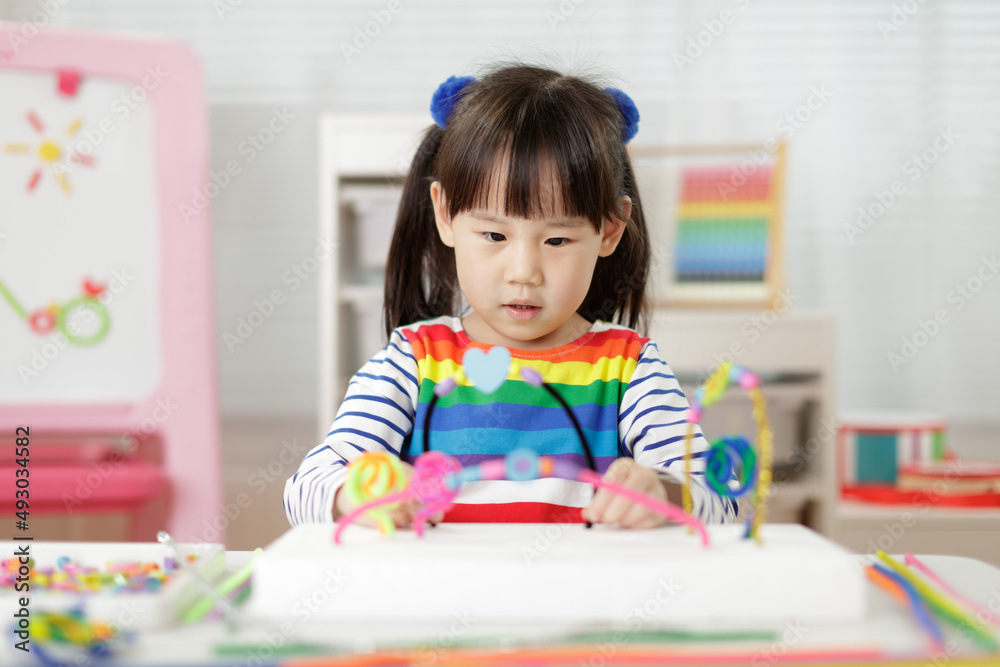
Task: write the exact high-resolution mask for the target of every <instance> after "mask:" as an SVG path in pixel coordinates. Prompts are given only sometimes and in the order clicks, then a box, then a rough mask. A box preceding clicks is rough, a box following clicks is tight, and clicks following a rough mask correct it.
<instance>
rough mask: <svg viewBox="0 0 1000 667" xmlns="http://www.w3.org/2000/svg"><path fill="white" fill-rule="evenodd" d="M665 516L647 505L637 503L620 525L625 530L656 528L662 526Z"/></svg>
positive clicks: (620, 521)
mask: <svg viewBox="0 0 1000 667" xmlns="http://www.w3.org/2000/svg"><path fill="white" fill-rule="evenodd" d="M662 521H663V516H662V515H661V514H660V513H658V512H655V511H653V510H651V509H649V508H648V507H646V506H645V505H640V504H639V503H635V504H633V505H632V507H630V508H629V510H628V511H627V512H625V515H624V516H623V517H622V518H621V519H619V521H618V523H619V524H620V525H621V526H622V527H623V528H654V527H656V526H660V525H662Z"/></svg>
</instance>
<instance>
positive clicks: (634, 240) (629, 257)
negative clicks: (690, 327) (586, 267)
mask: <svg viewBox="0 0 1000 667" xmlns="http://www.w3.org/2000/svg"><path fill="white" fill-rule="evenodd" d="M621 162H622V192H621V194H623V195H628V196H629V198H630V199H631V200H632V213H631V216H630V217H629V220H628V221H627V222H626V226H625V232H624V233H623V234H622V238H621V240H620V241H619V242H618V247H617V248H616V249H615V251H614V252H613V253H612V254H611V255H609V256H608V257H599V258H598V259H597V265H596V266H595V267H594V278H593V280H591V283H590V291H589V292H588V293H587V298H586V299H585V300H584V302H583V304H582V305H581V306H580V308H579V309H578V311H577V312H578V313H580V315H582V316H583V317H584V318H585V319H587V320H590V321H594V320H604V321H605V322H618V323H619V324H624V325H625V326H627V327H629V328H631V329H635V330H636V331H638V332H639V333H641V334H642V335H646V333H647V331H648V329H649V305H648V302H647V299H646V280H647V279H648V278H649V271H650V267H649V264H650V259H651V251H650V240H649V229H648V227H647V226H646V216H645V214H644V213H643V207H642V201H640V199H639V188H638V187H637V185H636V179H635V173H634V171H633V170H632V161H631V160H630V159H629V157H628V153H627V152H625V151H622V160H621Z"/></svg>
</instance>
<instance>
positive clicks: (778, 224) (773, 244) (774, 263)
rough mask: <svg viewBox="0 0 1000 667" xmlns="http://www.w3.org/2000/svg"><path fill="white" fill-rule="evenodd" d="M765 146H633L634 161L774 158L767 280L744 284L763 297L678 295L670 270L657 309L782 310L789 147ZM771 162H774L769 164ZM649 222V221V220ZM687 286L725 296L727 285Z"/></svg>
mask: <svg viewBox="0 0 1000 667" xmlns="http://www.w3.org/2000/svg"><path fill="white" fill-rule="evenodd" d="M769 143H771V142H770V141H768V142H765V143H763V144H738V143H734V144H718V145H687V146H685V145H646V146H633V147H630V148H629V154H630V155H631V157H632V158H633V161H634V160H635V159H636V158H650V157H651V158H657V157H665V158H684V157H714V156H719V155H733V156H740V154H743V155H746V154H749V153H751V152H756V151H765V152H767V153H768V154H769V155H771V156H772V160H773V165H774V166H773V173H772V179H771V189H770V193H769V194H770V196H769V198H768V200H767V209H768V211H769V215H768V216H767V218H768V223H767V259H766V263H765V267H764V279H763V280H762V281H760V282H759V283H755V282H749V283H748V282H747V281H741V282H740V284H741V285H747V284H749V285H761V286H762V287H763V288H764V290H763V293H762V294H760V295H759V296H758V295H753V296H748V297H746V298H743V297H733V296H732V295H730V296H722V297H719V298H714V297H707V296H704V295H702V296H692V295H684V294H683V288H682V289H681V294H680V295H678V294H677V291H678V290H675V289H674V288H675V287H678V286H679V285H680V283H678V282H677V281H676V279H675V276H676V271H675V269H674V267H672V266H671V267H670V270H669V271H668V275H669V281H668V282H667V283H666V284H665V288H666V295H665V296H663V297H654V298H653V299H652V300H651V302H652V305H653V306H654V307H671V306H674V307H676V306H684V307H692V308H755V307H759V308H764V309H767V308H776V307H777V306H778V298H779V294H778V293H779V290H781V288H782V287H783V286H784V280H785V272H784V268H785V267H784V234H783V207H782V204H783V202H784V192H785V168H786V151H787V144H786V143H785V142H784V141H774V142H773V143H774V149H773V150H771V151H769V150H768V149H767V145H768V144H769ZM769 162H771V161H769ZM670 215H671V216H672V217H671V218H670V221H671V222H670V224H671V234H672V237H673V238H674V239H676V236H677V229H676V224H677V219H678V216H677V215H676V208H675V209H674V210H672V211H670ZM647 222H648V219H647ZM686 284H687V285H696V286H701V285H712V286H715V287H719V288H720V290H719V291H722V292H724V291H725V290H726V287H725V286H726V285H727V283H719V282H716V281H704V282H703V283H698V282H690V283H686ZM730 284H731V283H730Z"/></svg>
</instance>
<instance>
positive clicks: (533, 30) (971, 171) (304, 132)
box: [0, 0, 1000, 421]
mask: <svg viewBox="0 0 1000 667" xmlns="http://www.w3.org/2000/svg"><path fill="white" fill-rule="evenodd" d="M226 1H227V0H220V2H217V3H214V5H213V3H210V2H202V1H195V0H170V1H169V2H168V1H167V0H146V1H144V2H134V1H131V2H126V1H125V0H118V1H115V0H74V1H73V2H70V3H67V5H66V6H65V7H64V8H63V9H61V10H60V12H59V13H58V15H57V16H56V17H55V22H57V23H61V24H66V25H75V26H85V27H95V28H101V29H109V30H127V31H140V32H144V33H149V34H155V35H159V36H163V37H169V38H172V39H179V40H183V41H186V42H188V43H190V44H191V46H192V48H193V49H194V50H195V51H196V52H197V53H198V54H199V55H200V56H201V58H202V59H203V62H204V63H205V69H206V73H207V81H208V86H209V91H208V92H209V100H210V104H211V108H210V114H211V127H212V154H213V169H215V170H218V169H220V168H222V167H223V166H224V165H225V163H226V162H227V161H228V160H232V159H235V160H238V161H240V162H241V165H242V166H243V173H241V174H240V175H239V176H238V177H236V178H234V179H233V182H232V184H231V185H230V186H229V187H227V188H226V189H224V190H223V192H222V193H221V195H220V196H219V197H218V198H217V199H216V201H215V210H214V217H215V228H216V244H217V246H216V257H217V261H218V264H217V270H216V276H217V285H216V289H217V294H218V299H217V300H218V304H219V309H218V320H217V323H218V328H219V364H220V374H221V390H222V405H223V409H224V410H225V411H226V413H228V414H230V415H239V414H267V413H278V414H284V415H289V414H302V415H308V414H311V413H312V411H313V406H314V404H315V391H316V389H315V388H316V375H315V361H316V346H317V341H316V334H315V329H316V285H315V281H314V280H312V281H310V280H307V281H305V282H304V283H303V284H302V286H301V287H300V288H299V289H297V290H295V291H292V290H291V285H290V284H289V283H286V282H283V280H282V276H283V275H284V273H285V272H286V271H288V270H290V269H291V268H292V267H293V266H294V265H295V264H296V263H298V262H299V261H301V259H303V258H304V257H306V256H307V255H309V254H310V253H311V252H312V250H313V248H314V246H315V243H316V238H315V236H316V235H315V229H316V224H317V223H316V200H317V184H316V182H315V177H314V172H315V170H314V167H315V164H316V118H317V114H318V113H319V112H320V110H323V111H326V110H334V111H361V112H366V113H414V112H417V113H420V112H422V111H423V110H424V109H426V107H427V103H428V101H429V98H430V95H431V93H432V92H433V90H434V88H435V87H436V86H437V84H438V83H439V82H440V81H442V80H443V79H445V78H446V77H447V76H448V75H450V74H465V73H474V69H475V68H474V65H476V64H482V63H486V62H489V61H490V60H491V59H492V58H494V57H496V56H503V55H510V54H523V55H526V56H528V57H537V56H539V55H541V56H543V57H547V58H548V62H550V63H555V64H559V63H563V64H570V65H584V66H590V67H592V68H595V69H597V70H599V71H610V72H613V73H616V74H617V75H618V76H619V80H618V83H619V84H620V85H621V86H622V87H623V88H624V89H625V90H627V91H628V92H630V93H632V94H633V96H634V98H635V100H636V102H637V104H638V106H639V109H640V112H641V113H642V122H641V124H640V128H641V129H640V132H639V135H638V137H637V139H636V141H637V142H643V143H658V142H663V141H670V142H705V141H751V142H752V141H759V142H763V141H764V140H765V139H767V138H770V137H774V136H785V135H788V134H791V136H790V145H791V149H790V156H789V158H790V171H789V179H788V201H787V216H786V222H787V244H786V248H787V264H788V280H789V285H790V288H791V290H792V294H793V296H794V297H795V301H794V307H795V308H824V309H831V310H834V311H836V312H837V314H838V316H839V321H840V332H839V344H840V360H841V364H840V369H841V374H840V378H841V384H840V392H839V393H840V397H839V398H840V404H841V406H843V407H848V408H858V407H868V406H871V407H908V408H916V409H927V410H934V411H938V412H942V413H944V414H946V415H948V416H949V417H951V418H952V419H956V420H960V421H961V420H965V421H971V420H980V421H982V420H987V421H988V420H993V419H996V418H997V415H998V414H1000V411H998V409H997V406H998V405H1000V346H997V345H996V341H997V340H1000V308H998V307H997V306H998V304H1000V279H996V280H991V281H988V282H984V283H983V284H982V288H981V291H980V292H979V293H977V294H976V295H975V297H974V298H972V299H971V300H967V301H966V302H965V303H963V304H962V307H961V309H959V308H958V305H957V303H958V301H957V298H955V292H953V291H952V290H954V289H955V286H956V285H957V284H959V283H965V282H967V281H970V280H973V281H974V279H975V278H976V272H977V271H979V270H982V271H983V273H984V275H985V274H986V273H989V271H990V270H989V269H980V267H981V266H984V265H983V258H987V259H988V258H991V257H992V256H993V254H994V253H996V252H997V251H998V250H1000V225H998V220H997V216H996V213H995V211H997V210H1000V187H998V186H1000V160H998V156H1000V150H998V149H1000V126H998V124H997V123H996V121H995V119H996V118H997V117H1000V113H998V112H1000V67H998V65H1000V5H997V4H996V3H991V2H988V1H986V0H980V1H975V0H968V1H958V0H953V1H935V0H928V1H927V2H925V3H912V4H913V6H914V8H916V9H915V13H913V15H912V16H910V15H906V14H905V13H903V14H897V15H895V16H894V15H893V7H894V6H898V5H900V4H906V3H895V5H894V3H893V2H888V1H886V2H884V3H883V2H862V1H861V0H841V1H833V0H826V1H822V2H820V1H817V2H811V3H802V2H798V1H793V0H757V1H753V2H749V1H743V0H739V1H735V2H730V1H721V0H715V1H712V2H704V1H702V2H694V1H686V2H657V1H653V0H633V1H629V2H623V1H619V2H612V1H611V0H563V1H562V2H556V1H529V0H519V1H507V2H490V3H487V2H477V3H469V2H457V1H445V0H437V1H433V0H423V1H421V2H419V3H418V2H410V1H408V0H400V4H399V7H401V11H399V13H398V14H396V15H394V16H393V17H392V20H391V22H389V23H388V24H387V25H385V26H384V27H381V28H380V34H379V35H378V36H376V37H375V38H373V39H371V40H370V43H369V44H368V45H367V46H365V47H364V48H363V49H362V50H360V53H356V54H353V55H351V56H350V57H347V56H345V55H344V53H343V51H342V48H341V44H342V43H349V42H350V41H351V40H352V39H353V38H354V36H355V34H356V32H357V30H363V29H364V26H365V24H366V23H367V22H370V21H372V20H373V18H372V12H376V13H377V12H382V11H384V10H386V9H387V7H388V5H389V3H388V2H387V1H386V2H383V1H381V0H375V1H370V2H315V1H313V2H310V1H308V0H285V1H283V2H278V0H243V1H242V2H241V3H238V6H237V7H235V8H234V9H233V11H231V12H227V13H224V14H221V15H219V14H217V12H216V11H215V10H214V9H213V6H215V7H218V6H221V5H222V4H223V3H225V2H226ZM0 3H2V0H0ZM233 4H236V2H235V0H234V2H233ZM13 5H14V9H13V15H14V16H30V15H31V13H32V12H33V11H36V10H37V5H36V4H35V3H33V2H27V1H24V0H21V1H18V2H14V3H13ZM394 6H395V5H394ZM0 9H2V4H0ZM724 11H726V12H731V13H730V14H723V12H724ZM18 12H21V13H20V14H19V13H18ZM383 16H385V15H384V14H383ZM721 18H726V19H729V18H731V19H732V21H731V23H730V24H728V25H726V24H724V23H722V21H721V20H720V19H721ZM720 28H721V30H720ZM711 29H714V30H715V31H716V32H719V34H718V36H713V35H711V34H710V30H711ZM699 33H701V35H700V38H701V40H702V42H703V43H704V44H706V45H707V46H704V47H703V48H702V53H701V54H696V52H695V51H694V50H692V51H690V53H691V54H692V55H694V56H695V57H693V58H692V61H691V62H687V63H685V62H681V63H680V64H678V60H677V57H678V56H679V55H683V54H685V52H686V49H687V48H689V47H690V45H691V43H692V42H690V41H689V40H697V39H698V38H699ZM816 91H822V95H819V96H817V95H816V94H815V92H816ZM810 102H811V103H812V105H813V107H815V108H813V109H809V108H808V106H803V105H808V103H810ZM286 108H287V110H288V111H290V112H291V113H292V114H294V116H295V117H294V120H292V121H291V122H290V124H289V126H288V128H287V129H286V130H285V131H283V132H281V133H280V134H279V135H277V137H276V138H275V140H274V142H273V143H272V144H271V145H269V146H268V147H267V148H266V149H265V150H264V151H262V152H261V153H260V154H259V155H258V156H256V158H255V159H254V160H253V161H252V162H248V161H247V160H246V158H247V156H246V155H245V154H241V153H240V145H241V142H243V141H245V139H246V137H247V136H248V135H251V134H256V133H257V132H258V131H259V130H260V129H261V128H263V127H265V126H266V124H267V122H268V120H269V119H270V118H271V115H272V114H273V113H274V110H275V109H286ZM797 112H798V113H799V114H800V116H801V117H803V118H804V117H806V116H808V119H807V120H805V121H803V122H802V123H801V124H800V126H799V127H792V126H791V125H788V124H786V121H783V119H784V118H785V116H786V114H795V113H797ZM428 122H430V119H429V118H428ZM949 127H950V128H952V130H953V134H957V135H958V138H957V139H955V140H954V141H953V143H951V144H950V145H947V146H945V144H944V143H943V142H942V141H939V142H938V146H939V147H945V148H946V150H939V151H934V149H933V147H934V142H935V140H936V137H937V136H938V133H939V131H944V132H946V131H947V128H949ZM924 150H928V151H929V153H928V154H929V155H930V154H932V153H935V158H936V161H935V163H934V164H933V165H929V167H928V168H927V169H926V170H925V171H924V170H919V169H917V171H914V170H913V164H912V156H913V155H914V154H918V153H920V152H922V151H924ZM894 181H899V182H900V185H901V186H902V187H903V188H904V189H905V192H904V194H902V195H899V196H897V197H896V198H895V201H894V202H893V203H892V204H891V205H890V206H889V208H888V211H887V212H886V213H885V214H883V215H882V216H881V217H878V218H877V219H875V220H874V222H873V224H872V225H871V226H870V228H868V229H867V230H861V229H860V228H859V229H858V230H857V231H861V232H863V233H861V234H860V235H855V236H854V237H853V239H852V238H849V233H848V232H850V231H851V227H850V226H851V225H852V224H854V223H856V220H857V217H858V214H857V209H858V207H869V206H872V204H873V203H874V202H876V200H877V197H878V195H877V194H876V193H878V192H884V191H886V190H888V189H889V188H890V186H891V184H892V183H893V182H894ZM991 277H992V276H991ZM971 286H975V283H974V282H973V285H971ZM971 286H970V287H971ZM274 289H281V290H283V293H284V294H286V295H287V296H288V300H287V302H286V303H284V304H282V305H280V307H279V308H278V309H277V310H276V311H275V314H274V315H273V316H272V317H270V318H268V319H267V321H266V322H265V323H264V325H263V326H262V327H261V328H260V329H259V330H258V331H256V332H255V333H254V335H253V336H252V337H251V338H250V339H249V340H247V341H246V342H245V343H244V344H241V345H239V346H238V347H236V349H235V350H234V351H232V352H230V351H229V350H228V349H227V345H226V344H225V343H224V341H223V338H222V336H223V334H224V333H225V332H227V331H229V332H233V331H234V330H235V328H236V325H237V319H238V318H239V317H241V316H244V317H245V316H246V315H247V314H248V313H249V312H250V311H251V310H252V309H253V308H254V300H261V299H264V298H266V297H267V296H268V294H269V293H270V292H271V291H272V290H274ZM949 295H951V297H952V299H951V301H949ZM937 311H943V312H944V315H945V316H947V322H946V323H945V324H944V325H941V326H939V328H938V330H937V331H936V332H935V335H934V336H932V337H928V339H927V343H926V345H924V346H923V347H921V348H920V349H919V350H918V351H917V354H916V355H915V356H914V357H913V358H912V359H907V360H906V361H905V363H899V364H897V367H896V368H895V369H894V368H893V364H892V362H891V360H890V358H889V356H888V355H889V354H890V353H896V354H899V355H900V356H901V357H902V352H903V350H902V338H903V337H906V338H908V339H911V340H912V339H913V337H914V336H917V341H918V342H921V341H922V340H923V339H922V337H921V334H920V331H921V323H922V322H925V323H926V322H927V321H929V320H931V319H933V318H934V316H935V313H936V312H937ZM927 326H928V328H931V327H930V326H929V325H927Z"/></svg>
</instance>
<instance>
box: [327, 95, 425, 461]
mask: <svg viewBox="0 0 1000 667" xmlns="http://www.w3.org/2000/svg"><path fill="white" fill-rule="evenodd" d="M432 122H433V121H432V120H431V119H430V117H429V116H417V117H409V116H407V117H400V116H382V117H378V116H351V115H333V114H328V115H324V116H322V117H321V118H320V164H319V172H320V184H319V191H320V206H319V214H320V219H319V234H320V238H323V239H330V240H331V241H333V243H334V244H335V245H336V247H337V252H336V253H335V254H334V258H333V260H332V261H330V262H325V263H324V264H323V265H322V269H321V272H320V286H319V299H320V308H319V363H320V372H319V383H320V386H319V406H318V410H317V417H318V424H317V428H318V432H319V435H320V441H322V440H323V439H325V438H326V434H327V432H328V430H329V428H330V424H332V423H333V418H334V417H335V416H336V414H337V408H338V407H339V406H340V403H341V401H342V400H343V398H344V393H345V392H346V390H347V383H348V381H349V380H350V378H351V376H352V375H353V374H354V373H355V372H356V371H357V370H358V369H359V368H360V363H361V362H359V358H360V357H361V356H363V353H361V352H360V351H359V350H360V349H366V350H367V349H371V348H372V347H374V349H375V350H378V349H381V348H382V347H384V345H385V342H386V341H385V336H384V333H382V327H381V326H380V325H379V324H373V320H374V321H377V322H378V323H381V308H382V280H383V277H382V274H381V272H380V271H379V270H377V269H376V268H375V267H374V266H371V265H370V263H369V262H366V261H365V259H364V255H362V253H360V252H359V251H358V248H357V247H356V244H357V241H358V240H359V238H360V235H359V234H358V233H357V232H358V230H357V228H356V227H357V225H353V224H352V222H354V220H353V216H352V215H351V208H350V204H351V201H350V195H351V190H352V189H354V191H355V192H357V191H358V190H359V189H362V188H370V189H378V188H384V189H385V190H386V192H392V191H394V190H398V189H399V187H400V185H401V184H402V182H403V179H404V177H405V176H406V172H407V170H408V169H409V166H410V161H411V160H412V158H413V154H414V153H415V152H416V149H417V147H418V146H419V142H420V138H421V137H422V136H423V132H424V131H425V130H426V129H427V128H428V127H429V126H430V125H431V123H432ZM390 233H391V230H390ZM376 240H378V239H376ZM382 241H384V245H385V247H386V248H388V244H389V239H388V238H385V239H382ZM359 314H361V315H362V320H363V321H364V322H365V324H366V328H365V331H366V333H364V334H363V335H364V336H366V337H373V336H378V340H377V341H370V343H371V345H365V346H364V348H362V347H361V346H359V345H358V344H357V340H358V336H359V334H360V333H361V328H360V327H358V326H355V325H356V324H357V323H358V322H359V319H358V317H359Z"/></svg>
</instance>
